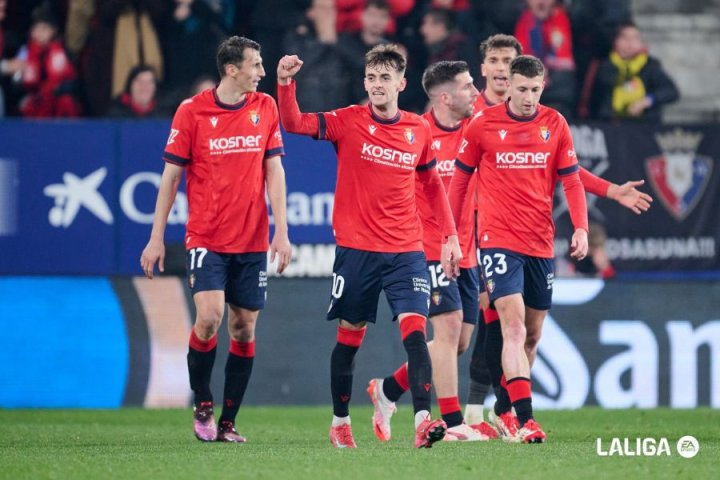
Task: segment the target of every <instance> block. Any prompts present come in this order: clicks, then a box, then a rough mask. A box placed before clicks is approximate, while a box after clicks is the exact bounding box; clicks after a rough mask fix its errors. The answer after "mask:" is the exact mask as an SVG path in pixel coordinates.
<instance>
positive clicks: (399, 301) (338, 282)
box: [327, 246, 430, 324]
mask: <svg viewBox="0 0 720 480" xmlns="http://www.w3.org/2000/svg"><path fill="white" fill-rule="evenodd" d="M382 290H384V291H385V296H386V297H387V300H388V303H389V304H390V310H391V311H392V314H393V318H394V319H396V318H397V316H398V315H400V314H401V313H416V314H418V315H423V316H425V317H427V316H428V308H429V303H430V280H429V278H428V272H427V265H426V263H425V254H424V253H423V252H403V253H380V252H367V251H364V250H356V249H354V248H346V247H340V246H338V247H336V248H335V264H334V265H333V285H332V291H331V292H330V293H331V298H330V308H329V309H328V313H327V319H328V320H336V319H342V320H346V321H347V322H349V323H353V324H354V323H360V322H371V323H375V317H376V315H377V306H378V299H379V297H380V291H382Z"/></svg>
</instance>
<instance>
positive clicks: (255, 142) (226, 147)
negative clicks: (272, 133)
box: [210, 135, 262, 155]
mask: <svg viewBox="0 0 720 480" xmlns="http://www.w3.org/2000/svg"><path fill="white" fill-rule="evenodd" d="M261 138H262V135H248V136H246V137H243V136H242V135H238V136H236V137H220V138H211V139H210V155H223V154H227V153H236V152H257V151H260V139H261Z"/></svg>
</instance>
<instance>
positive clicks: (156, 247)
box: [140, 238, 165, 279]
mask: <svg viewBox="0 0 720 480" xmlns="http://www.w3.org/2000/svg"><path fill="white" fill-rule="evenodd" d="M156 263H157V264H158V267H159V268H160V272H164V271H165V244H164V243H163V241H162V240H155V239H152V238H151V239H150V241H149V242H148V244H147V246H146V247H145V250H143V252H142V255H140V267H141V268H142V269H143V272H145V276H146V277H147V278H149V279H152V278H153V270H154V269H155V264H156Z"/></svg>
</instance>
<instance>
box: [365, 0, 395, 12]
mask: <svg viewBox="0 0 720 480" xmlns="http://www.w3.org/2000/svg"><path fill="white" fill-rule="evenodd" d="M370 7H375V8H377V9H378V10H385V11H387V12H388V13H389V12H390V4H389V3H388V0H367V1H366V2H365V7H364V10H367V9H368V8H370Z"/></svg>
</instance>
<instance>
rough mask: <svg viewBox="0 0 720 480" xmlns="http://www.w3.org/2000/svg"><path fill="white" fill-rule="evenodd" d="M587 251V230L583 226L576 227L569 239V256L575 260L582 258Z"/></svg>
mask: <svg viewBox="0 0 720 480" xmlns="http://www.w3.org/2000/svg"><path fill="white" fill-rule="evenodd" d="M587 253H588V232H586V231H585V229H583V228H578V229H576V230H575V233H573V236H572V240H571V241H570V256H571V257H572V258H574V259H575V260H582V259H583V258H585V257H586V256H587Z"/></svg>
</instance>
